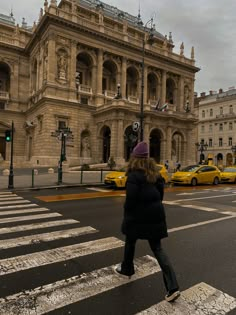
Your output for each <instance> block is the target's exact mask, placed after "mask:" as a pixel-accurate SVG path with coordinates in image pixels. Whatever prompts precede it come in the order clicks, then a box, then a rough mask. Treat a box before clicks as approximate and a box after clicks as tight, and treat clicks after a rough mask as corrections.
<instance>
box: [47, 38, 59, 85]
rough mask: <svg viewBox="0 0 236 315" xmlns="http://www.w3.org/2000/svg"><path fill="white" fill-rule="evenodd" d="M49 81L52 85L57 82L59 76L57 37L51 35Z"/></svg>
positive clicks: (49, 44) (49, 43)
mask: <svg viewBox="0 0 236 315" xmlns="http://www.w3.org/2000/svg"><path fill="white" fill-rule="evenodd" d="M47 73H48V76H47V78H48V81H49V82H50V83H53V82H55V77H56V76H57V58H56V42H55V35H54V34H50V36H49V41H48V71H47Z"/></svg>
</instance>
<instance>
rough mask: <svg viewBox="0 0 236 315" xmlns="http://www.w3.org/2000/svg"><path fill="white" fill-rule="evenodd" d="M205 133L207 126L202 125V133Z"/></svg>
mask: <svg viewBox="0 0 236 315" xmlns="http://www.w3.org/2000/svg"><path fill="white" fill-rule="evenodd" d="M204 131H205V126H204V125H201V133H203V132H204Z"/></svg>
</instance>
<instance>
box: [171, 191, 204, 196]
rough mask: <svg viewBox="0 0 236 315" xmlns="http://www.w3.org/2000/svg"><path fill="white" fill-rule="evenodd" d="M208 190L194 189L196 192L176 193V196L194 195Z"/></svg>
mask: <svg viewBox="0 0 236 315" xmlns="http://www.w3.org/2000/svg"><path fill="white" fill-rule="evenodd" d="M207 193H208V191H196V192H190V193H188V192H184V193H181V194H176V196H187V195H196V194H207Z"/></svg>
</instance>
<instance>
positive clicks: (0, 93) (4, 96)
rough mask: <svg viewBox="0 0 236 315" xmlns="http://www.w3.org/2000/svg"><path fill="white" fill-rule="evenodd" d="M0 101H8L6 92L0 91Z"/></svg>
mask: <svg viewBox="0 0 236 315" xmlns="http://www.w3.org/2000/svg"><path fill="white" fill-rule="evenodd" d="M0 99H1V100H9V93H8V92H6V91H0Z"/></svg>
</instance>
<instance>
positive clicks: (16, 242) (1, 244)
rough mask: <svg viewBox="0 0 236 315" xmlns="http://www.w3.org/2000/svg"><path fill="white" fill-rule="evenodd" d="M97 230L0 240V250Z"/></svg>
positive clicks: (58, 232) (82, 228) (75, 229)
mask: <svg viewBox="0 0 236 315" xmlns="http://www.w3.org/2000/svg"><path fill="white" fill-rule="evenodd" d="M96 232H98V230H96V229H94V228H92V227H91V226H85V227H80V228H74V229H67V230H63V231H55V232H49V233H41V234H34V235H28V236H22V237H17V238H11V239H5V240H0V249H7V248H13V247H18V246H24V245H31V244H37V243H40V242H49V241H54V240H59V239H65V238H70V237H76V236H81V235H85V234H89V233H96ZM0 314H1V313H0Z"/></svg>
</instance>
